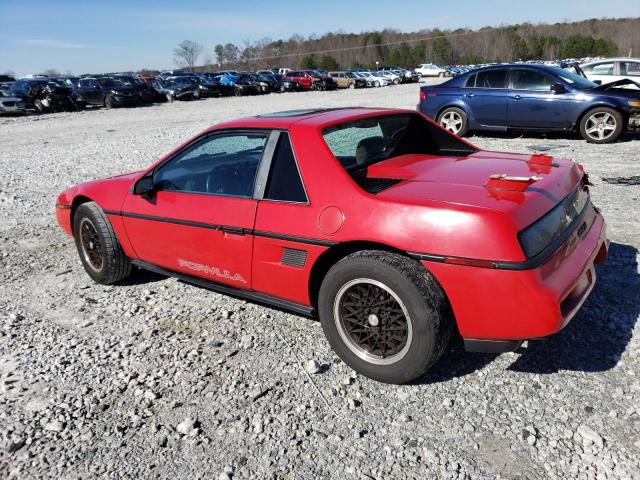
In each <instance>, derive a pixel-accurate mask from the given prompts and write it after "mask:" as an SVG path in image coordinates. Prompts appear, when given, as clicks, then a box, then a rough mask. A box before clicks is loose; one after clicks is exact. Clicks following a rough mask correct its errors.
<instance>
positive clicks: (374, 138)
mask: <svg viewBox="0 0 640 480" xmlns="http://www.w3.org/2000/svg"><path fill="white" fill-rule="evenodd" d="M322 135H323V137H324V140H325V142H326V143H327V146H328V147H329V149H330V150H331V152H332V153H333V155H334V156H335V157H336V158H337V159H338V161H339V162H340V163H341V164H342V166H343V167H344V168H345V170H347V171H348V172H357V171H360V170H363V169H364V168H366V167H367V166H370V165H373V164H375V163H378V162H382V161H384V160H387V159H389V158H393V157H398V156H401V155H408V154H447V153H448V154H450V155H464V156H466V155H468V154H470V153H473V152H475V150H473V147H470V146H469V145H467V144H465V143H464V142H462V141H460V140H458V138H457V137H455V136H454V135H451V134H449V133H447V132H445V131H443V130H441V129H439V128H438V127H436V126H434V125H432V124H431V123H429V122H428V121H427V120H425V119H424V118H422V117H421V116H420V115H417V114H393V115H380V116H375V117H369V118H364V119H360V120H354V121H350V122H346V123H341V124H338V125H334V126H331V127H328V128H326V129H324V130H323V132H322Z"/></svg>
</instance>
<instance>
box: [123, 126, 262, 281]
mask: <svg viewBox="0 0 640 480" xmlns="http://www.w3.org/2000/svg"><path fill="white" fill-rule="evenodd" d="M268 137H269V132H265V131H235V132H230V131H226V132H224V133H215V132H214V133H212V134H208V135H205V136H203V137H200V138H199V139H197V140H195V141H194V142H192V143H191V144H190V145H188V146H187V147H185V148H183V149H182V150H180V151H179V152H178V153H176V154H175V155H173V156H172V157H170V158H169V159H168V160H167V161H165V162H163V163H162V164H161V165H160V166H158V167H156V168H155V169H154V170H153V171H151V172H149V173H148V174H147V175H145V177H150V178H151V179H152V180H151V181H152V184H153V190H152V191H151V192H149V193H146V194H143V195H136V194H134V193H130V194H129V195H128V196H127V199H126V200H125V204H124V206H123V209H122V216H123V221H124V224H125V228H126V231H127V235H128V237H129V240H130V242H131V245H132V247H133V249H134V251H135V253H136V255H137V256H138V257H139V259H140V260H142V261H144V262H147V263H151V264H154V265H158V266H161V267H164V268H167V269H170V270H174V271H179V272H183V273H186V274H190V275H196V276H199V277H203V278H206V279H207V280H211V281H215V282H220V283H225V284H229V285H233V286H234V287H238V288H243V289H250V288H251V258H252V255H253V235H252V232H253V228H254V220H255V214H256V201H255V200H254V199H253V189H254V183H255V177H256V174H257V171H258V167H259V165H260V162H261V159H262V154H263V151H264V149H265V145H266V144H267V139H268Z"/></svg>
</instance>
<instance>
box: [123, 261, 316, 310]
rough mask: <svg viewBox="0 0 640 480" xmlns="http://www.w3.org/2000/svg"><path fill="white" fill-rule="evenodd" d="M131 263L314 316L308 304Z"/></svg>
mask: <svg viewBox="0 0 640 480" xmlns="http://www.w3.org/2000/svg"><path fill="white" fill-rule="evenodd" d="M131 263H132V264H133V265H135V266H136V267H138V268H142V269H144V270H149V271H150V272H154V273H158V274H160V275H165V276H167V277H175V278H178V279H180V280H182V281H184V282H186V283H190V284H192V285H195V286H198V287H202V288H206V289H208V290H213V291H215V292H218V293H222V294H224V295H229V296H232V297H240V298H243V299H246V300H249V301H252V302H256V303H263V304H265V305H269V306H271V307H275V308H277V309H280V310H287V311H290V312H293V313H297V314H298V315H302V316H304V317H309V318H315V317H316V311H315V309H314V308H313V307H310V306H308V305H303V304H300V303H295V302H290V301H289V300H284V299H282V298H278V297H273V296H271V295H265V294H264V293H260V292H254V291H251V290H242V289H240V288H235V287H231V286H229V285H223V284H221V283H217V282H212V281H211V280H206V279H204V278H200V277H196V276H193V275H187V274H185V273H181V272H176V271H174V270H169V269H166V268H163V267H159V266H158V265H154V264H151V263H147V262H144V261H142V260H132V261H131Z"/></svg>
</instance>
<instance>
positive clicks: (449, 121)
mask: <svg viewBox="0 0 640 480" xmlns="http://www.w3.org/2000/svg"><path fill="white" fill-rule="evenodd" d="M438 123H439V124H440V125H441V126H442V127H443V128H444V129H446V130H448V131H450V132H451V133H455V134H456V135H458V136H460V137H462V136H463V135H464V134H465V133H467V130H468V129H469V124H468V121H467V114H466V113H464V110H462V109H460V108H456V107H449V108H445V109H444V110H443V111H442V112H440V115H438Z"/></svg>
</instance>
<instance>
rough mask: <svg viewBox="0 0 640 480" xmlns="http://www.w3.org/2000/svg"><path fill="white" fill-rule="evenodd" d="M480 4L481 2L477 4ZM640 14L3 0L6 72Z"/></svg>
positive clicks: (607, 9)
mask: <svg viewBox="0 0 640 480" xmlns="http://www.w3.org/2000/svg"><path fill="white" fill-rule="evenodd" d="M480 5H481V6H480ZM637 16H640V1H638V0H616V1H615V2H612V1H602V0H582V1H579V0H576V1H558V0H537V1H535V2H517V1H514V0H485V1H473V0H457V1H456V2H449V1H445V0H439V1H431V0H429V1H427V0H402V1H398V0H381V1H379V0H366V1H363V2H360V1H348V0H322V1H319V2H318V1H314V2H311V1H308V0H297V1H281V0H267V1H264V0H259V1H255V0H225V1H223V2H218V1H204V0H194V1H189V0H181V1H175V0H174V1H165V0H154V1H148V0H141V1H120V0H113V1H102V2H99V3H98V2H95V3H94V2H93V1H91V0H84V1H75V0H47V1H40V0H33V1H32V0H19V1H13V0H0V19H1V22H2V28H1V29H0V42H1V45H2V47H1V48H0V73H2V72H4V71H7V70H13V71H14V72H16V73H17V74H18V75H24V74H28V73H34V72H39V71H42V70H45V69H48V68H55V69H57V70H60V71H63V72H64V71H67V70H70V71H72V72H74V73H76V74H79V73H84V72H94V73H98V72H103V71H115V70H137V69H139V68H143V67H147V68H171V67H172V66H174V64H173V48H174V47H175V46H176V45H177V44H178V43H179V42H181V41H182V40H187V39H188V40H194V41H196V42H198V43H201V44H203V45H204V46H205V47H206V48H207V49H208V50H209V51H212V50H213V46H214V45H215V44H217V43H227V42H232V43H238V44H242V42H243V41H244V40H258V39H261V38H265V37H268V38H272V39H279V38H288V37H290V36H291V35H292V34H294V33H299V34H301V35H304V36H307V35H309V34H312V33H315V34H318V35H320V34H323V33H325V32H328V31H337V30H344V31H346V32H361V31H365V30H372V29H383V28H386V27H389V28H395V29H398V30H402V31H416V30H420V29H425V28H436V27H437V28H443V29H446V28H457V27H469V28H478V27H483V26H497V25H500V24H510V23H520V22H524V21H529V22H534V23H535V22H547V23H553V22H557V21H562V20H581V19H586V18H593V17H597V18H599V17H637Z"/></svg>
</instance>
